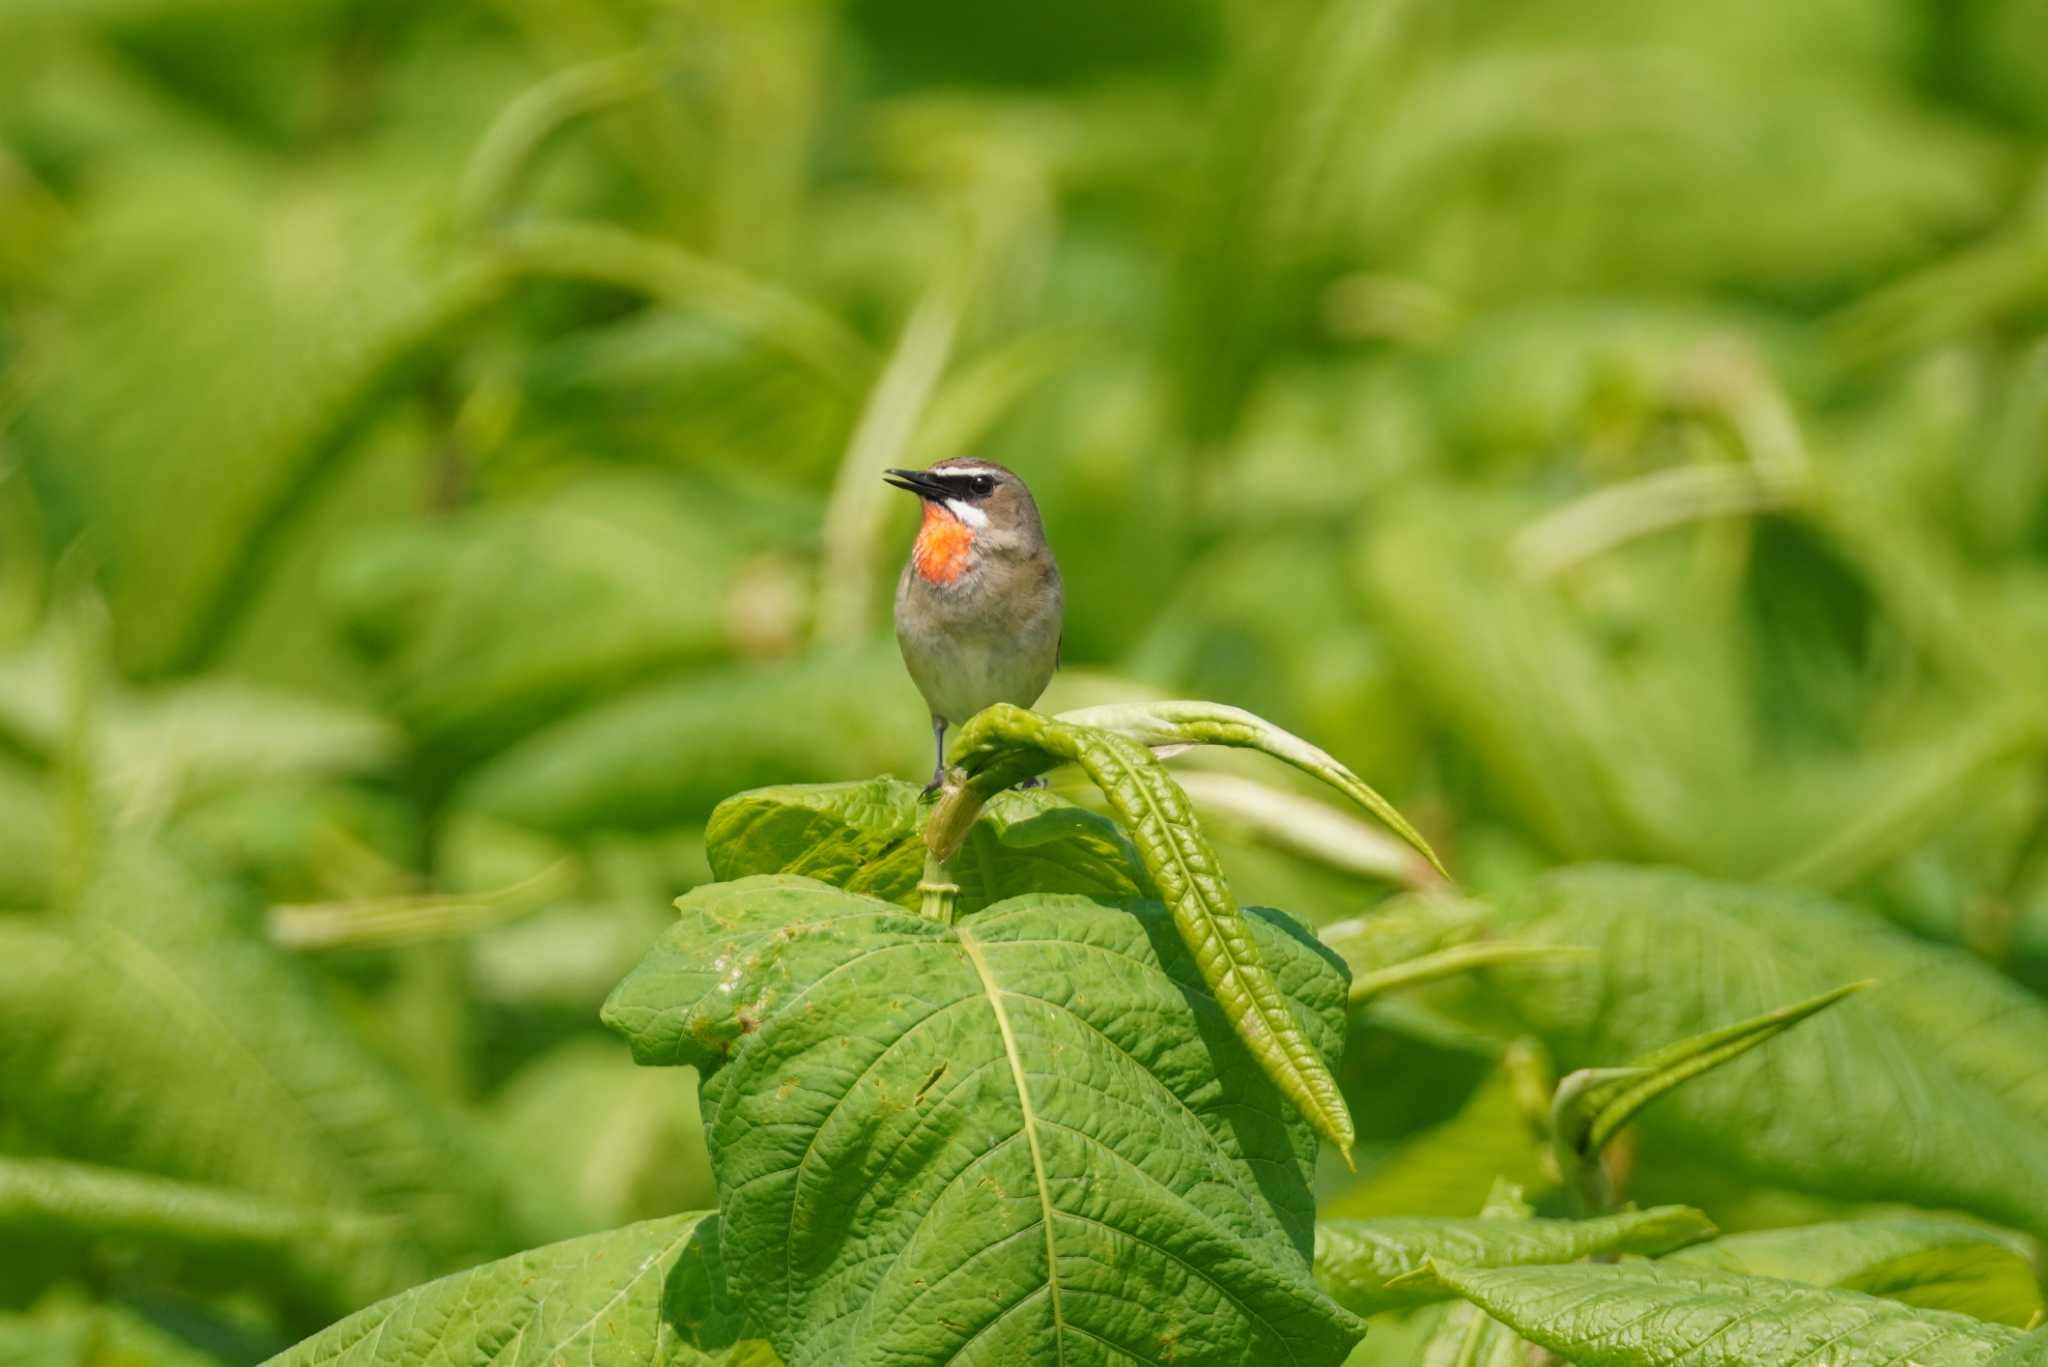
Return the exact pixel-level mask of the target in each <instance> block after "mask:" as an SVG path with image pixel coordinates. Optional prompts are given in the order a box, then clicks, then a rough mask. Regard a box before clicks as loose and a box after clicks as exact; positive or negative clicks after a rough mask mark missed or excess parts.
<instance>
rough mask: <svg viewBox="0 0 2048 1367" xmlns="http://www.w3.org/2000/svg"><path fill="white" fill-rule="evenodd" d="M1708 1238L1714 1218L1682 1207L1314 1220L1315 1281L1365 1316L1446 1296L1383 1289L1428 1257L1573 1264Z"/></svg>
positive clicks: (1490, 1263) (1489, 1263)
mask: <svg viewBox="0 0 2048 1367" xmlns="http://www.w3.org/2000/svg"><path fill="white" fill-rule="evenodd" d="M1713 1235H1714V1226H1713V1223H1712V1222H1711V1221H1709V1220H1708V1219H1707V1217H1706V1216H1704V1215H1702V1214H1700V1212H1698V1211H1696V1210H1693V1209H1692V1208H1690V1207H1688V1206H1658V1207H1657V1208H1656V1209H1654V1210H1636V1211H1629V1212H1627V1213H1625V1214H1621V1215H1603V1216H1599V1217H1596V1218H1594V1219H1591V1220H1529V1219H1489V1218H1486V1217H1479V1218H1475V1219H1462V1220H1460V1219H1429V1218H1421V1217H1409V1218H1402V1217H1398V1216H1386V1217H1382V1218H1380V1219H1376V1220H1324V1221H1322V1222H1320V1223H1319V1224H1317V1225H1316V1280H1317V1281H1318V1282H1319V1283H1321V1284H1322V1287H1323V1289H1324V1290H1325V1291H1327V1292H1329V1293H1330V1295H1331V1297H1332V1298H1333V1299H1335V1300H1336V1302H1337V1303H1338V1304H1339V1305H1341V1306H1343V1307H1344V1308H1345V1309H1347V1310H1354V1311H1356V1312H1357V1313H1359V1314H1361V1315H1372V1314H1377V1313H1378V1312H1380V1311H1382V1310H1398V1309H1402V1308H1405V1307H1408V1306H1413V1305H1421V1304H1424V1303H1425V1302H1427V1301H1430V1300H1434V1299H1437V1298H1439V1297H1440V1296H1441V1295H1443V1294H1445V1293H1444V1292H1443V1291H1442V1290H1441V1289H1440V1288H1433V1289H1431V1290H1429V1291H1424V1290H1420V1289H1416V1288H1412V1287H1407V1286H1400V1287H1389V1286H1388V1283H1389V1282H1391V1281H1393V1280H1394V1279H1395V1278H1397V1277H1401V1276H1404V1275H1405V1274H1407V1273H1410V1272H1413V1271H1415V1269H1417V1268H1419V1267H1421V1266H1422V1265H1423V1264H1424V1263H1426V1262H1428V1261H1429V1260H1431V1259H1432V1258H1434V1259H1437V1260H1439V1261H1443V1262H1455V1263H1457V1264H1458V1265H1460V1266H1463V1267H1518V1266H1522V1265H1525V1264H1529V1263H1569V1262H1576V1261H1577V1260H1578V1259H1580V1258H1588V1257H1592V1256H1593V1255H1594V1254H1611V1253H1640V1254H1643V1255H1645V1256H1649V1257H1655V1256H1656V1255H1658V1254H1660V1253H1669V1252H1671V1251H1672V1250H1673V1249H1678V1248H1683V1247H1685V1246H1686V1245H1687V1244H1692V1243H1697V1242H1698V1241H1699V1240H1701V1239H1709V1238H1712V1237H1713Z"/></svg>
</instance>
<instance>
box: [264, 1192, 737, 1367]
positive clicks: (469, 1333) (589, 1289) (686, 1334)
mask: <svg viewBox="0 0 2048 1367" xmlns="http://www.w3.org/2000/svg"><path fill="white" fill-rule="evenodd" d="M717 1232H718V1217H717V1216H715V1215H706V1214H702V1213H693V1214H689V1215H671V1216H669V1217H667V1218H666V1219H662V1220H649V1221H646V1222H645V1223H643V1224H637V1225H628V1226H627V1227H625V1228H624V1229H615V1230H611V1231H609V1232H607V1233H604V1234H591V1235H586V1236H585V1237H583V1238H581V1239H571V1240H569V1241H568V1242H566V1243H559V1244H549V1245H548V1246H547V1247H545V1248H536V1249H534V1250H532V1251H531V1252H527V1253H521V1254H519V1255H517V1256H516V1257H511V1258H504V1259H500V1260H499V1261H497V1262H494V1263H486V1264H484V1265H483V1266H482V1267H477V1268H472V1269H470V1270H469V1271H467V1272H459V1273H456V1274H455V1275H454V1276H452V1277H443V1278H442V1279H441V1280H439V1281H436V1282H428V1283H427V1284H426V1285H424V1286H416V1287H414V1288H413V1289H412V1290H410V1291H405V1292H401V1293H400V1294H398V1295H396V1296H393V1297H391V1298H390V1299H389V1300H384V1301H379V1302H378V1303H377V1304H375V1305H373V1306H370V1307H369V1308H368V1309H366V1310H361V1311H358V1312H357V1313H355V1314H353V1315H350V1316H349V1317H348V1318H347V1319H345V1320H343V1321H341V1322H340V1323H339V1324H336V1325H334V1326H333V1327H332V1328H329V1329H326V1330H324V1331H322V1332H321V1333H318V1334H315V1335H314V1336H313V1337H312V1338H309V1339H307V1340H306V1341H305V1342H303V1343H301V1344H298V1345H297V1346H295V1347H293V1348H291V1349H290V1350H288V1351H286V1352H284V1353H280V1354H279V1355H278V1356H276V1357H274V1358H272V1359H270V1363H271V1365H272V1367H321V1365H323V1364H328V1363H340V1364H346V1367H413V1365H414V1364H425V1363H434V1364H439V1365H440V1367H552V1365H553V1364H559V1363H565V1362H570V1361H575V1362H580V1363H583V1364H585V1367H646V1364H650V1363H652V1364H656V1367H711V1364H734V1367H737V1365H738V1364H752V1365H753V1367H769V1364H772V1363H773V1361H774V1359H773V1357H772V1356H771V1355H769V1354H768V1353H766V1352H765V1350H764V1349H763V1347H762V1346H761V1345H759V1344H753V1343H748V1342H746V1341H745V1340H743V1339H742V1338H741V1336H740V1324H739V1319H738V1316H737V1315H736V1314H735V1313H734V1312H733V1311H732V1310H731V1309H730V1308H729V1307H728V1306H726V1305H725V1304H724V1303H723V1302H722V1300H721V1298H720V1297H719V1295H718V1294H717V1290H716V1288H717V1282H718V1265H717V1259H718V1249H717Z"/></svg>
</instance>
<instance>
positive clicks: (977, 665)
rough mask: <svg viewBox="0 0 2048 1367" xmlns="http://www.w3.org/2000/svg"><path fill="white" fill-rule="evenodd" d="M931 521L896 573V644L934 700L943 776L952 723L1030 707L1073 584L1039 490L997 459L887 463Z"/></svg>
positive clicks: (1053, 665)
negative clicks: (1064, 578) (909, 465)
mask: <svg viewBox="0 0 2048 1367" xmlns="http://www.w3.org/2000/svg"><path fill="white" fill-rule="evenodd" d="M884 480H885V482H886V483H888V484H891V485H893V486H894V487H896V488H898V489H903V490H906V491H908V492H910V493H913V494H916V495H917V496H918V498H920V499H921V500H923V503H924V522H923V524H922V525H921V526H919V528H918V532H917V540H916V541H915V542H913V543H912V545H911V548H910V559H909V561H908V562H906V563H905V564H904V566H903V574H902V576H901V578H899V579H898V580H897V581H896V644H897V645H898V646H899V647H900V648H901V649H902V651H903V664H904V666H905V668H907V669H908V670H909V671H910V678H911V681H912V682H913V683H915V684H916V685H917V691H918V692H919V693H922V694H923V695H924V701H925V706H926V707H927V708H929V709H930V710H931V716H932V743H933V744H934V746H936V747H937V750H938V756H937V759H936V761H935V763H934V765H933V767H932V781H931V782H930V783H928V784H927V785H925V791H926V792H930V791H932V790H933V789H934V788H937V787H939V786H940V785H941V784H942V783H944V782H945V777H946V728H947V727H949V726H958V725H960V724H962V723H963V722H965V721H966V720H967V719H968V718H969V717H972V716H973V715H974V714H975V713H977V712H979V711H981V710H982V709H983V708H986V707H992V706H994V705H995V704H996V703H1000V702H1006V703H1013V704H1015V705H1016V706H1018V707H1029V706H1031V705H1032V704H1033V703H1035V702H1037V701H1038V697H1039V695H1040V694H1041V693H1043V692H1045V686H1046V684H1048V683H1050V682H1051V681H1052V676H1053V671H1055V670H1056V669H1058V668H1059V661H1060V640H1061V635H1062V630H1063V627H1064V624H1065V621H1066V589H1065V587H1064V585H1062V584H1061V582H1060V567H1059V565H1058V563H1057V562H1055V561H1054V559H1053V554H1052V547H1051V546H1050V545H1048V544H1047V543H1046V539H1045V525H1044V523H1042V522H1041V521H1040V520H1039V517H1038V504H1037V502H1036V501H1035V500H1034V499H1033V498H1032V497H1031V490H1030V489H1029V488H1027V487H1026V486H1025V484H1024V481H1023V480H1021V479H1019V478H1018V477H1017V475H1016V474H1015V472H1013V471H1011V470H1007V469H1005V468H1004V467H1003V466H1000V465H998V464H996V463H995V462H994V461H992V460H979V459H975V458H972V457H965V456H956V457H954V458H952V459H950V460H942V461H940V462H938V463H937V464H936V465H933V466H932V467H931V468H929V469H926V470H897V469H891V470H888V471H886V472H884Z"/></svg>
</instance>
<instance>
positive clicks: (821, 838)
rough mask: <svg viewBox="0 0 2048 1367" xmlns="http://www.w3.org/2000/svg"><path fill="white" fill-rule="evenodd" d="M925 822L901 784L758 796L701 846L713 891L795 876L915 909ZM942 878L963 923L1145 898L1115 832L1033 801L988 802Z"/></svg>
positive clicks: (806, 787) (724, 815) (716, 821)
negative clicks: (742, 881) (1071, 898)
mask: <svg viewBox="0 0 2048 1367" xmlns="http://www.w3.org/2000/svg"><path fill="white" fill-rule="evenodd" d="M930 815H931V806H930V804H929V803H925V802H921V801H920V800H919V793H918V789H917V786H916V785H915V784H912V783H908V782H905V781H904V780H902V779H893V778H876V779H869V780H868V781H866V782H864V783H824V784H801V785H792V786H785V787H779V788H757V789H755V790H753V791H752V792H746V793H740V794H737V795H736V796H733V797H730V798H727V799H726V800H725V801H724V802H721V803H719V804H718V807H717V809H716V810H715V811H713V812H712V813H711V821H710V823H709V825H707V826H706V827H705V831H704V837H705V841H706V843H707V846H708V850H707V852H708V854H709V855H710V859H711V871H712V872H713V873H714V874H716V875H717V876H718V877H720V878H722V879H733V878H745V877H748V876H750V875H753V874H762V873H793V874H801V875H803V876H804V877H806V878H815V879H817V880H819V881H820V882H823V883H830V884H831V885H832V886H834V887H837V888H845V889H847V890H848V891H849V892H864V893H867V894H869V895H870V896H874V897H880V898H882V899H883V900H884V901H888V902H895V903H897V904H898V905H900V906H904V907H910V908H915V907H916V906H917V884H918V880H919V879H921V878H922V877H923V876H924V861H925V846H924V821H925V818H927V817H928V816H930ZM947 869H948V871H949V873H950V874H951V875H952V878H953V880H954V881H955V882H956V883H958V884H959V887H960V893H959V897H958V902H957V904H958V906H959V909H960V910H961V911H963V912H968V911H979V910H980V909H981V908H983V907H986V906H988V905H989V904H990V903H992V902H997V901H1000V900H1002V899H1003V898H1005V897H1015V896H1021V895H1022V894H1024V893H1029V892H1073V893H1080V894H1082V895H1083V896H1088V897H1094V898H1097V899H1098V900H1102V901H1120V900H1122V899H1124V898H1127V897H1135V896H1139V895H1141V892H1142V891H1143V890H1144V889H1145V888H1146V887H1148V886H1149V884H1147V883H1146V882H1145V873H1144V868H1143V866H1142V865H1141V864H1139V862H1138V859H1137V856H1136V854H1135V853H1134V852H1133V851H1132V850H1131V846H1130V842H1129V841H1128V840H1126V839H1125V838H1124V836H1123V834H1122V832H1120V831H1119V830H1118V829H1117V828H1116V826H1114V825H1113V824H1111V823H1110V822H1109V821H1107V820H1105V819H1104V818H1102V817H1100V816H1097V815H1095V814H1094V813H1093V812H1090V811H1087V810H1085V809H1083V808H1080V807H1076V806H1074V805H1073V804H1072V803H1070V802H1066V801H1064V800H1062V799H1060V798H1057V797H1054V796H1053V795H1052V794H1051V793H1049V792H1047V791H1045V790H1044V789H1033V790H1030V791H1028V792H1005V793H999V794H997V795H996V797H995V798H994V799H993V800H991V801H990V802H989V804H988V805H987V806H986V807H984V808H983V809H982V813H981V817H980V819H979V820H977V821H976V822H975V824H974V827H973V829H971V830H969V831H968V833H967V839H966V840H965V841H964V842H963V843H962V845H961V847H960V850H959V852H958V853H957V854H955V855H954V856H953V857H952V859H951V860H949V861H948V863H947Z"/></svg>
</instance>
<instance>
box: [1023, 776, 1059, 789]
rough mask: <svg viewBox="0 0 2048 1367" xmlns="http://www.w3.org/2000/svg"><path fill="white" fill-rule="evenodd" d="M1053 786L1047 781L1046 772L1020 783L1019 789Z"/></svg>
mask: <svg viewBox="0 0 2048 1367" xmlns="http://www.w3.org/2000/svg"><path fill="white" fill-rule="evenodd" d="M1051 786H1052V785H1051V784H1049V783H1047V782H1046V780H1045V775H1044V774H1038V775H1035V776H1033V777H1031V778H1027V779H1025V780H1024V781H1023V782H1022V783H1020V784H1018V785H1017V791H1019V792H1022V791H1024V790H1025V789H1027V788H1049V787H1051Z"/></svg>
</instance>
